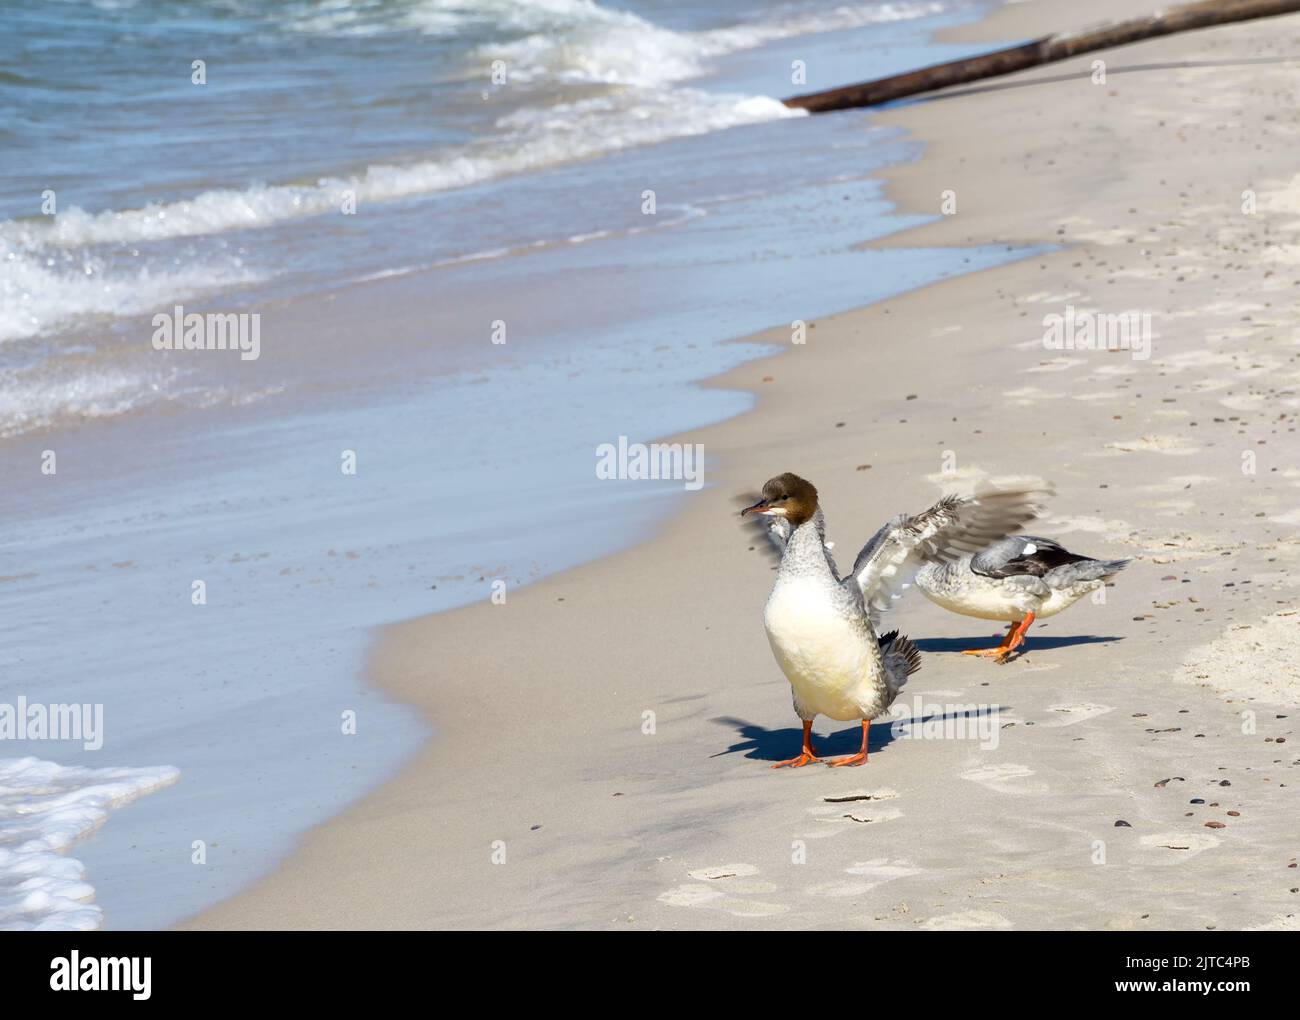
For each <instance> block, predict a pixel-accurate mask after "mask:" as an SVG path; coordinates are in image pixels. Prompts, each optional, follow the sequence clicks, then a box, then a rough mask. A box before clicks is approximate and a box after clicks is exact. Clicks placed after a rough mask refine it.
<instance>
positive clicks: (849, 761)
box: [826, 719, 871, 769]
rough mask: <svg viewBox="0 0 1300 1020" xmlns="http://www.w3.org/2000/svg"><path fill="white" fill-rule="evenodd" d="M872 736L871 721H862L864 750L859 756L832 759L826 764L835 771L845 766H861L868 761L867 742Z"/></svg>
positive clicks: (851, 755) (852, 755)
mask: <svg viewBox="0 0 1300 1020" xmlns="http://www.w3.org/2000/svg"><path fill="white" fill-rule="evenodd" d="M870 736H871V720H870V719H863V720H862V750H861V751H859V752H858V753H857V754H850V755H848V756H847V757H845V758H832V759H831V760H830V761H828V762H827V763H826V764H827V765H829V766H830V767H831V768H833V769H837V768H840V767H841V766H844V765H861V764H862V763H863V762H865V761H866V760H867V741H868V740H869V739H870Z"/></svg>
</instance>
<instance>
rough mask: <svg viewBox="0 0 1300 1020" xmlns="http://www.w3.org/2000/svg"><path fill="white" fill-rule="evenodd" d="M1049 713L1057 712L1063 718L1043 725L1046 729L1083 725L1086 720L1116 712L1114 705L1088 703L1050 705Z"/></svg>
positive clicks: (1048, 707)
mask: <svg viewBox="0 0 1300 1020" xmlns="http://www.w3.org/2000/svg"><path fill="white" fill-rule="evenodd" d="M1047 710H1048V711H1049V712H1055V713H1056V714H1057V715H1059V716H1060V717H1061V718H1059V719H1053V720H1052V721H1051V722H1045V723H1042V726H1043V727H1044V728H1050V727H1053V726H1073V725H1074V724H1075V723H1081V722H1083V721H1084V720H1085V719H1095V718H1096V717H1097V716H1099V715H1105V714H1106V713H1107V712H1113V711H1115V707H1114V706H1113V705H1092V704H1089V703H1087V702H1080V703H1078V704H1070V705H1048V706H1047Z"/></svg>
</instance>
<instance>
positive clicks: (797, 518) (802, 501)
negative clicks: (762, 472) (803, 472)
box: [740, 471, 817, 528]
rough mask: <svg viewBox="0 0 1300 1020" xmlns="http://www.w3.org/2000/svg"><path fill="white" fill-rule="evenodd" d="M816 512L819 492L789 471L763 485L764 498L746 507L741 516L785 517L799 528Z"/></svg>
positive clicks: (811, 484) (808, 482)
mask: <svg viewBox="0 0 1300 1020" xmlns="http://www.w3.org/2000/svg"><path fill="white" fill-rule="evenodd" d="M816 512H817V490H816V489H815V488H814V487H813V483H812V482H810V481H808V480H806V479H804V478H800V477H799V476H798V475H792V474H791V473H790V472H789V471H787V472H786V473H785V474H783V475H777V476H776V477H775V478H770V479H768V480H767V482H766V483H764V485H763V498H762V499H760V500H759V501H758V502H757V503H755V504H754V505H753V506H747V507H745V509H744V510H742V511H740V516H742V517H744V516H745V515H746V514H763V515H764V516H765V517H784V518H786V520H788V521H789V522H790V523H791V524H792V525H793V526H794V527H796V528H797V527H799V525H800V524H803V523H804V521H807V520H809V519H810V518H811V517H812V515H813V514H815V513H816Z"/></svg>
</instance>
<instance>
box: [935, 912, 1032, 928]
mask: <svg viewBox="0 0 1300 1020" xmlns="http://www.w3.org/2000/svg"><path fill="white" fill-rule="evenodd" d="M921 927H922V928H925V929H926V930H927V931H968V930H970V929H973V928H985V929H990V928H993V929H1005V928H1010V927H1011V922H1010V921H1008V920H1007V919H1006V918H1005V917H1003V916H1002V915H1001V914H995V913H993V911H991V910H963V911H962V912H961V913H960V914H941V915H940V916H939V917H932V918H930V919H929V920H928V921H926V922H925V923H924V924H922V925H921Z"/></svg>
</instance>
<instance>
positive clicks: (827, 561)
mask: <svg viewBox="0 0 1300 1020" xmlns="http://www.w3.org/2000/svg"><path fill="white" fill-rule="evenodd" d="M1049 491H1050V490H1048V489H1047V488H1046V487H1044V486H1042V484H1041V483H1038V484H1030V485H1027V486H1025V487H1016V488H998V487H994V486H986V487H985V488H984V489H983V490H982V491H977V492H976V494H975V495H974V496H972V497H970V498H962V497H958V496H948V497H945V498H944V499H942V500H940V501H939V502H938V503H936V504H935V505H934V506H932V507H930V509H928V510H926V511H924V512H922V513H919V514H916V515H915V516H908V515H907V514H899V515H898V516H896V517H894V518H893V519H892V520H890V521H889V522H888V523H887V524H885V525H884V526H883V527H882V528H880V530H879V531H877V532H876V533H875V535H873V536H872V538H871V540H870V541H869V542H868V543H867V544H866V545H865V546H863V548H862V551H861V552H860V553H858V557H857V560H856V561H855V562H854V564H853V570H852V572H851V573H849V574H848V575H847V576H846V577H841V576H840V574H839V571H838V569H837V568H836V566H835V561H834V559H833V558H832V557H831V555H830V552H829V549H828V548H827V544H826V522H825V518H824V517H823V515H822V511H821V507H820V505H819V503H818V499H817V489H816V488H815V487H814V486H813V484H812V483H811V482H809V481H806V480H805V479H803V478H800V477H799V476H798V475H794V474H790V473H786V474H782V475H778V476H776V477H775V478H772V479H770V480H769V481H768V482H767V483H766V484H765V485H764V486H763V490H762V496H761V498H760V499H758V501H757V502H755V503H754V504H753V505H752V506H747V507H746V508H745V509H744V510H742V511H741V516H750V515H759V516H762V517H765V518H768V519H769V522H770V523H769V529H768V535H769V538H770V539H771V540H772V543H773V545H774V546H775V547H776V549H777V551H778V552H779V554H780V564H779V566H778V567H777V573H776V582H775V583H774V585H773V586H772V593H771V595H769V596H768V600H767V606H766V608H765V609H764V611H763V625H764V627H765V629H766V631H767V638H768V641H769V642H770V644H771V646H772V654H773V655H774V656H775V657H776V661H777V665H779V666H780V667H781V671H782V672H783V673H784V674H785V675H786V678H787V679H788V680H789V681H790V686H791V688H792V689H793V694H794V710H795V714H796V715H798V716H799V718H800V720H802V722H803V747H802V748H801V750H800V753H799V754H798V756H796V757H794V758H791V759H789V760H787V761H782V762H778V763H777V764H775V765H773V766H772V767H773V768H781V767H784V766H789V767H791V768H798V767H800V766H803V765H807V764H808V763H809V762H814V761H821V760H822V759H820V758H818V757H817V754H816V752H815V750H814V749H813V746H812V725H813V720H814V719H816V717H817V716H819V715H824V716H827V717H828V718H831V719H835V720H838V721H847V720H852V719H859V720H861V722H862V748H861V750H860V751H858V753H857V754H852V755H848V756H846V757H843V758H838V759H834V760H832V761H830V762H828V764H830V765H833V766H843V765H860V764H862V763H863V762H865V761H867V745H868V741H869V736H870V729H871V720H872V719H876V718H879V717H880V716H881V715H883V714H884V713H885V712H886V711H888V709H889V706H890V705H891V704H893V702H894V699H895V698H896V697H897V696H898V692H899V690H900V689H901V688H902V686H903V684H904V683H906V682H907V678H908V676H910V675H911V674H912V673H915V672H916V671H917V669H919V668H920V653H919V652H918V651H917V648H916V646H915V645H914V644H913V643H912V642H911V641H910V640H909V639H908V638H906V637H904V636H902V635H900V634H899V633H898V632H897V631H891V632H890V633H888V634H884V635H878V634H877V630H878V626H879V618H880V614H881V613H882V612H883V611H884V610H886V609H888V608H889V606H890V603H891V601H892V599H893V598H894V597H895V595H896V593H897V591H898V590H899V589H900V588H901V587H902V586H903V585H904V584H905V583H906V582H907V581H908V580H909V579H910V577H911V575H912V573H913V572H914V571H915V570H916V569H917V568H918V567H920V566H921V565H923V564H925V563H928V562H933V561H938V562H943V561H947V560H953V559H957V558H959V557H961V556H963V555H965V554H967V553H969V552H971V551H973V550H976V549H981V548H983V547H985V546H987V545H988V544H989V543H991V542H995V541H998V540H1000V539H1001V538H1003V537H1004V536H1005V535H1006V534H1007V533H1008V532H1010V531H1014V530H1015V529H1017V528H1019V527H1020V526H1021V525H1022V524H1024V522H1025V521H1027V520H1029V519H1031V518H1032V517H1034V516H1036V515H1037V514H1038V512H1039V508H1040V507H1039V503H1040V501H1041V499H1042V498H1043V497H1044V496H1046V495H1048V494H1049Z"/></svg>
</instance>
